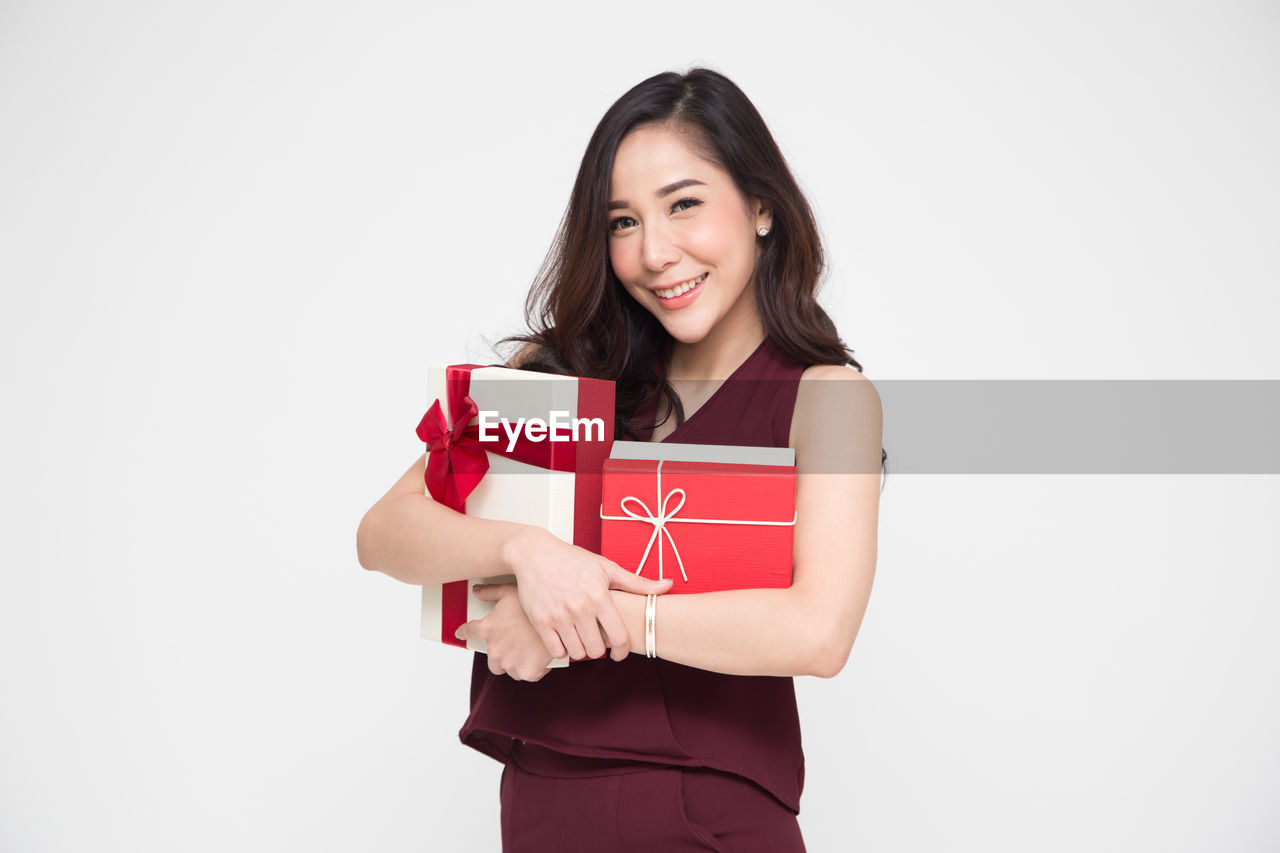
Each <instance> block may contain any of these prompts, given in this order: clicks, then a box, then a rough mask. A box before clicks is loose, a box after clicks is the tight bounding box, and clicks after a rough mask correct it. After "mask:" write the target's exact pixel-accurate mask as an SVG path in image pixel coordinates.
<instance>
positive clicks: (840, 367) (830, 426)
mask: <svg viewBox="0 0 1280 853" xmlns="http://www.w3.org/2000/svg"><path fill="white" fill-rule="evenodd" d="M882 418H883V412H882V409H881V404H880V395H879V393H878V392H877V391H876V388H875V385H874V384H873V383H872V382H871V380H870V379H868V378H867V377H866V376H864V375H863V374H862V372H861V371H859V370H857V369H855V368H854V367H853V366H852V365H848V364H814V365H810V366H809V367H806V368H805V370H804V372H803V373H802V374H801V376H800V383H799V387H798V388H797V390H796V402H795V411H794V413H793V415H792V418H791V431H790V442H789V443H790V446H792V447H796V448H800V447H803V446H807V445H816V446H838V445H842V444H845V443H846V442H847V436H848V435H849V433H850V430H856V431H858V432H861V433H865V432H868V431H872V428H873V427H874V430H873V431H874V432H875V433H876V434H877V435H878V434H879V430H880V425H881V422H882ZM877 440H878V439H877Z"/></svg>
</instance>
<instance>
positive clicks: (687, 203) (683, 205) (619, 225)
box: [609, 198, 702, 232]
mask: <svg viewBox="0 0 1280 853" xmlns="http://www.w3.org/2000/svg"><path fill="white" fill-rule="evenodd" d="M700 204H702V201H701V200H700V199H696V198H682V199H680V200H679V201H677V202H676V203H675V204H673V205H671V212H672V213H679V212H680V211H682V210H688V209H689V208H692V207H697V206H698V205H700ZM635 222H636V221H635V220H634V219H632V218H631V217H630V216H619V217H618V218H617V219H615V220H613V221H612V222H610V223H609V230H610V231H611V232H612V231H618V230H621V229H623V228H630V227H631V226H632V225H635ZM625 223H630V224H625Z"/></svg>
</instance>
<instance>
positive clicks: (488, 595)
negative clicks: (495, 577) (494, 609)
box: [471, 583, 516, 601]
mask: <svg viewBox="0 0 1280 853" xmlns="http://www.w3.org/2000/svg"><path fill="white" fill-rule="evenodd" d="M515 589H516V585H515V584H513V583H478V584H473V585H472V587H471V592H472V593H474V594H475V597H476V598H478V599H480V600H481V601H497V600H498V599H500V598H502V597H503V596H504V595H507V594H509V593H512V592H515Z"/></svg>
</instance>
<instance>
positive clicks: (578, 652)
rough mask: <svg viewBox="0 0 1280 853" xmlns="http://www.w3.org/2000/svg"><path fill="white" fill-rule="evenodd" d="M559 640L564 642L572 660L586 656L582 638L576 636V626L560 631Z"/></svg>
mask: <svg viewBox="0 0 1280 853" xmlns="http://www.w3.org/2000/svg"><path fill="white" fill-rule="evenodd" d="M560 640H561V641H562V642H563V643H564V647H565V650H566V651H567V652H568V653H569V657H570V658H571V659H573V660H581V659H582V658H585V657H587V649H586V646H585V645H583V642H582V638H581V637H579V636H578V629H577V627H576V626H575V627H571V628H569V629H567V630H562V631H561V632H560Z"/></svg>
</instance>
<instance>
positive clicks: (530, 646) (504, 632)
mask: <svg viewBox="0 0 1280 853" xmlns="http://www.w3.org/2000/svg"><path fill="white" fill-rule="evenodd" d="M474 589H475V594H476V598H479V599H480V600H481V601H494V602H497V603H496V604H494V606H493V611H492V612H491V613H489V614H488V615H486V616H485V617H484V618H483V619H475V620H472V621H471V622H467V623H465V624H463V625H460V626H459V627H458V630H457V631H456V632H455V634H454V636H456V637H457V638H458V639H459V640H469V639H474V638H479V639H482V640H484V641H485V644H486V645H487V646H488V647H489V651H488V658H489V671H490V672H492V673H493V674H494V675H502V674H503V673H506V674H507V675H509V676H511V677H512V678H514V679H515V680H516V681H537V680H539V679H540V678H542V677H543V676H544V675H546V674H547V673H548V672H550V671H551V669H550V668H549V667H548V666H547V664H549V663H551V661H552V658H551V656H550V655H548V654H547V647H546V645H544V644H543V642H542V638H541V637H539V636H538V632H537V630H535V629H534V627H533V625H532V624H531V623H530V622H529V617H528V616H526V615H525V612H524V608H523V607H521V606H520V596H519V595H517V593H516V585H515V584H513V583H502V584H488V583H484V584H476V586H475V587H474Z"/></svg>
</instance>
